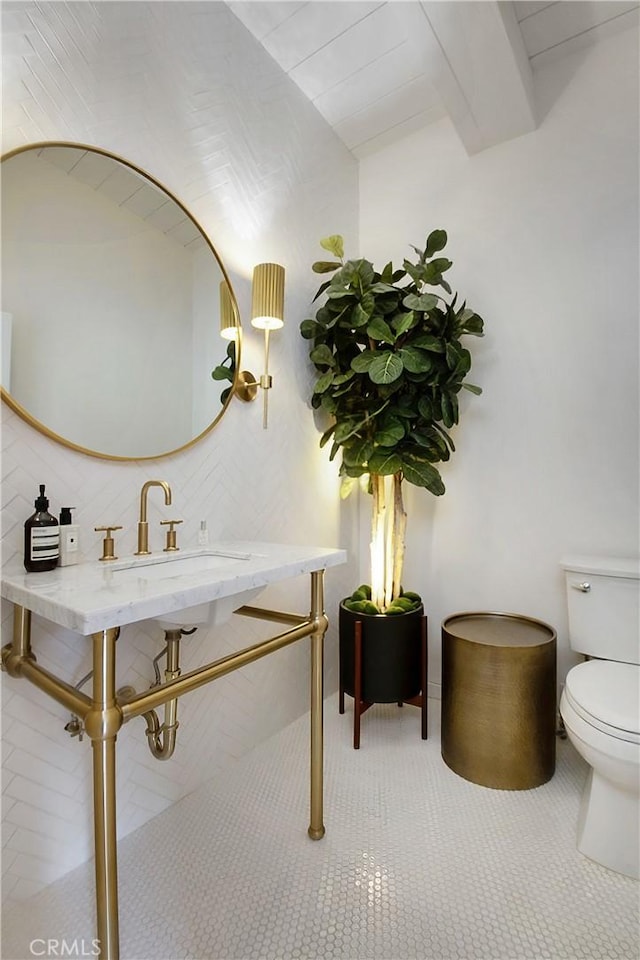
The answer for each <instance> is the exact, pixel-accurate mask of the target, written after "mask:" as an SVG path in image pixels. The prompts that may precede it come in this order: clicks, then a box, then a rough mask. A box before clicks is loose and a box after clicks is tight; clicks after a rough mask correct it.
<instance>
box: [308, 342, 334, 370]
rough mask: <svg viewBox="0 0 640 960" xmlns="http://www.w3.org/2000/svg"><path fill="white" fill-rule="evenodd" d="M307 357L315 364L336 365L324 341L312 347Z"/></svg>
mask: <svg viewBox="0 0 640 960" xmlns="http://www.w3.org/2000/svg"><path fill="white" fill-rule="evenodd" d="M309 359H310V360H311V362H312V363H315V364H316V366H325V367H335V365H336V360H335V357H334V355H333V353H332V352H331V350H330V349H329V347H328V346H327V345H326V343H321V344H320V346H318V347H314V348H313V350H312V351H311V353H310V354H309Z"/></svg>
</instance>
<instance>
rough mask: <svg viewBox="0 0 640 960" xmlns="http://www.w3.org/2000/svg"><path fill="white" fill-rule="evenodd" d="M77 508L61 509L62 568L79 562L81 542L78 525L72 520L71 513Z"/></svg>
mask: <svg viewBox="0 0 640 960" xmlns="http://www.w3.org/2000/svg"><path fill="white" fill-rule="evenodd" d="M72 510H75V507H62V508H61V509H60V566H61V567H70V566H71V565H72V564H73V563H77V562H78V552H79V549H80V540H79V536H78V525H77V524H75V523H74V522H73V520H72V518H71V511H72Z"/></svg>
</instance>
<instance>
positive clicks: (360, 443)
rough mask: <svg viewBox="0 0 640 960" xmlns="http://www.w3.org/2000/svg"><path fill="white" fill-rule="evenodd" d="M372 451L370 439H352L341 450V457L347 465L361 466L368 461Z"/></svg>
mask: <svg viewBox="0 0 640 960" xmlns="http://www.w3.org/2000/svg"><path fill="white" fill-rule="evenodd" d="M373 451H374V446H373V442H372V441H371V440H361V439H358V440H354V441H353V443H350V444H349V446H346V447H345V448H344V450H343V451H342V459H343V461H344V463H346V464H347V466H349V467H355V466H363V465H364V464H366V463H368V461H369V457H370V456H371V454H372V453H373Z"/></svg>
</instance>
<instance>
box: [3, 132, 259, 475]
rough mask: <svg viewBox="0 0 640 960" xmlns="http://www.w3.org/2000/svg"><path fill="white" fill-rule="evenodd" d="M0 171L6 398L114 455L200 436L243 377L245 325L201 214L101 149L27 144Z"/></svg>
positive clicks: (81, 445)
mask: <svg viewBox="0 0 640 960" xmlns="http://www.w3.org/2000/svg"><path fill="white" fill-rule="evenodd" d="M0 173H1V183H2V205H1V206H2V209H1V215H2V250H1V256H2V302H1V305H0V306H1V318H2V353H1V356H2V377H1V384H2V399H3V400H4V401H5V402H6V403H7V404H8V405H9V406H10V407H11V408H12V409H13V410H14V411H15V412H16V413H17V414H19V416H20V417H22V418H23V419H24V420H26V421H27V423H29V424H30V425H31V426H32V427H34V428H35V429H37V430H39V431H40V432H41V433H43V434H45V435H46V436H48V437H50V438H52V439H53V440H56V441H57V442H59V443H61V444H63V445H65V446H67V447H70V448H72V449H74V450H78V451H80V452H82V453H85V454H87V455H89V456H93V457H99V458H102V459H107V460H151V459H158V458H160V457H165V456H169V455H170V454H172V453H177V452H178V451H180V450H183V449H185V448H187V447H189V446H191V445H192V444H194V443H196V442H197V441H198V440H200V439H202V437H204V436H205V435H206V434H208V433H209V432H210V431H211V430H212V429H213V427H214V426H215V425H216V424H217V423H218V421H219V420H220V418H221V417H222V416H223V414H224V413H225V411H226V409H227V407H228V405H229V402H230V400H231V397H232V396H233V393H234V390H235V388H236V387H237V385H238V377H239V370H240V347H241V325H240V317H239V312H238V307H237V302H236V299H235V295H234V293H233V288H232V286H231V283H230V281H229V277H228V275H227V272H226V270H225V267H224V265H223V263H222V261H221V259H220V257H219V255H218V253H217V251H216V249H215V248H214V246H213V244H212V242H211V241H210V240H209V238H208V237H207V235H206V233H205V232H204V230H203V229H202V228H201V227H200V225H199V224H198V223H197V221H196V220H195V218H194V217H193V216H192V215H191V214H190V213H189V211H188V210H187V209H186V207H185V206H184V205H183V204H182V203H181V202H180V200H178V199H177V197H175V196H174V195H173V194H172V193H171V191H169V190H168V189H167V188H166V187H165V186H163V185H162V184H161V183H160V182H159V181H158V180H156V179H155V177H153V176H152V175H151V174H149V173H147V172H145V171H144V170H141V169H140V168H139V167H137V166H136V165H135V164H133V163H131V162H130V161H128V160H125V159H123V158H122V157H119V156H117V155H116V154H113V153H110V152H109V151H107V150H104V149H102V148H100V147H94V146H88V145H86V144H79V143H71V142H65V141H52V142H43V143H33V144H28V145H26V146H22V147H19V148H17V149H16V150H12V151H10V152H9V153H7V154H5V155H4V156H3V157H2V158H1V167H0ZM221 331H223V334H222V335H221ZM225 337H226V339H225ZM214 370H216V371H217V372H216V376H215V378H214V377H213V376H212V373H213V371H214Z"/></svg>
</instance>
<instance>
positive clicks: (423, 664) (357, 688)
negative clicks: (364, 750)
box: [338, 617, 428, 750]
mask: <svg viewBox="0 0 640 960" xmlns="http://www.w3.org/2000/svg"><path fill="white" fill-rule="evenodd" d="M362 643H363V640H362V621H361V620H357V621H356V622H355V624H354V631H353V644H354V662H355V670H354V690H353V749H354V750H359V749H360V717H361V716H362V714H363V713H366V711H367V710H368V709H369V707H371V706H373V703H374V702H375V701H372V700H363V699H362ZM427 678H428V663H427V618H426V617H422V618H421V625H420V691H421V692H420V693H418V694H417V695H416V696H415V697H409V698H407V699H406V700H398V701H397V703H398V706H399V707H402V706H403V704H405V703H408V704H411V706H414V707H420V714H421V732H422V739H423V740H426V739H427ZM344 695H345V683H344V677H343V671H342V667H341V669H340V688H339V702H338V705H339V710H340V713H344Z"/></svg>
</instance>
